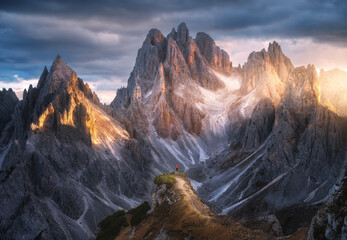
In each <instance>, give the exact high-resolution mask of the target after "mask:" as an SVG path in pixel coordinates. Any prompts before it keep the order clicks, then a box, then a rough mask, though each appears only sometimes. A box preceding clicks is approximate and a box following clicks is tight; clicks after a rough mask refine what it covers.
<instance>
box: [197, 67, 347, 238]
mask: <svg viewBox="0 0 347 240" xmlns="http://www.w3.org/2000/svg"><path fill="white" fill-rule="evenodd" d="M345 123H346V122H345V120H344V119H341V118H339V117H338V116H337V115H336V114H335V113H333V112H331V111H330V110H329V109H327V108H324V107H323V106H322V105H320V91H319V88H318V76H317V73H316V70H315V69H314V67H313V66H308V67H307V68H305V67H300V68H295V69H294V70H293V71H292V72H291V74H290V76H289V78H288V80H287V84H286V88H285V91H284V97H283V99H282V100H281V103H280V104H279V105H278V106H277V107H276V111H275V113H274V109H273V105H272V104H271V102H270V101H269V100H264V101H260V102H259V103H258V105H257V106H256V108H255V109H254V111H253V114H252V117H251V119H250V120H249V123H248V124H247V127H246V128H245V130H241V134H240V136H242V135H243V134H245V135H244V138H240V139H241V140H240V141H239V142H236V143H234V144H233V145H232V146H231V149H230V152H229V151H225V152H223V156H218V157H216V158H215V160H213V161H211V162H210V163H209V167H211V168H215V169H216V168H217V169H218V170H216V171H217V173H216V172H215V171H212V175H211V176H210V177H212V179H210V180H208V181H207V182H206V184H205V186H204V187H203V188H201V189H199V190H200V192H201V196H204V197H203V198H204V199H206V200H208V201H209V202H210V204H211V206H213V207H214V208H215V209H216V210H218V209H220V210H219V211H221V212H222V213H224V214H227V213H228V214H231V215H234V216H235V217H238V218H243V219H248V218H249V216H252V217H254V216H259V215H267V214H273V213H274V214H275V215H276V217H277V218H278V219H279V221H280V222H281V224H282V227H283V231H284V234H290V233H292V232H293V231H294V230H295V229H297V228H298V227H302V226H305V225H306V226H307V225H308V224H309V222H310V220H311V218H312V216H313V215H314V213H315V211H316V210H317V209H318V208H319V207H320V206H321V204H322V203H323V202H324V201H325V198H326V196H327V195H329V192H330V189H331V188H332V187H333V186H334V184H335V183H336V182H337V181H339V179H341V177H342V176H343V173H344V169H345V167H346V149H345V146H346V144H345V143H346V139H345V137H344V136H343V135H344V132H345ZM242 131H244V133H242ZM216 166H217V167H216ZM218 184H219V185H220V187H217V188H216V186H217V185H218ZM205 194H206V196H207V197H206V196H205ZM293 209H296V211H299V212H298V213H297V214H293V212H294V210H293ZM304 212H305V216H306V218H305V217H303V215H301V214H302V213H304ZM294 219H295V220H294Z"/></svg>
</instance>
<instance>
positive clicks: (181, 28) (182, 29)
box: [177, 22, 189, 43]
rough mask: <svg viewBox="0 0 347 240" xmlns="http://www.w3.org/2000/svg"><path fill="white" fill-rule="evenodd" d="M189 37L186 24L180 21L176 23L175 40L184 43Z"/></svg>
mask: <svg viewBox="0 0 347 240" xmlns="http://www.w3.org/2000/svg"><path fill="white" fill-rule="evenodd" d="M188 38H189V30H188V28H187V25H186V24H185V23H184V22H182V23H181V24H180V25H178V28H177V41H179V42H181V43H186V42H187V41H188Z"/></svg>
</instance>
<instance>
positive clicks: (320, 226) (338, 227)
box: [307, 174, 347, 240]
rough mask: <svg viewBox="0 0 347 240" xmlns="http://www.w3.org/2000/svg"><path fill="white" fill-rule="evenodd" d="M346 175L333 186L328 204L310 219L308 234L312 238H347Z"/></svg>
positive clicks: (311, 239) (330, 239) (310, 239)
mask: <svg viewBox="0 0 347 240" xmlns="http://www.w3.org/2000/svg"><path fill="white" fill-rule="evenodd" d="M346 201H347V175H346V174H345V177H344V178H343V179H342V181H341V182H340V183H339V184H336V186H335V192H334V194H333V196H332V197H331V199H330V200H329V202H328V204H327V205H326V206H325V207H324V208H322V209H321V210H319V211H318V213H317V215H316V216H315V217H314V218H313V219H312V222H311V225H310V230H309V234H308V238H307V239H309V240H313V239H329V240H333V239H346V238H347V225H346V223H347V206H346Z"/></svg>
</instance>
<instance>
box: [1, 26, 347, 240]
mask: <svg viewBox="0 0 347 240" xmlns="http://www.w3.org/2000/svg"><path fill="white" fill-rule="evenodd" d="M231 58H232V57H229V55H228V53H227V52H226V51H224V50H222V49H221V48H220V47H218V46H217V45H216V43H215V41H214V40H213V39H212V37H211V36H209V35H208V34H207V33H203V32H199V33H197V34H196V36H195V38H193V37H192V36H191V35H190V32H189V29H188V27H187V26H186V24H185V23H181V24H180V25H179V26H178V27H177V30H176V29H175V28H173V29H172V31H171V32H170V33H169V34H168V35H167V36H166V37H165V36H164V35H163V34H162V33H161V32H160V31H159V30H158V29H151V30H150V31H149V32H148V34H147V36H146V38H145V40H144V42H143V43H142V47H141V48H140V49H139V50H138V53H137V57H136V62H135V66H134V68H133V70H132V72H131V73H130V76H129V79H128V82H127V86H126V87H123V88H120V89H119V90H118V91H117V95H116V96H115V98H114V100H113V101H112V103H111V104H110V105H103V104H101V103H100V101H99V99H98V97H97V95H96V94H95V93H93V92H92V91H91V89H90V87H89V85H88V84H87V83H84V81H83V80H82V79H81V78H79V77H78V75H77V73H76V72H75V71H74V70H73V69H71V68H70V67H69V66H68V65H67V63H65V62H64V61H63V60H62V58H61V57H60V56H59V55H58V56H57V57H56V59H55V60H54V61H53V64H52V65H51V67H50V69H49V70H48V69H47V68H46V67H44V69H43V72H42V74H41V77H40V78H39V81H38V83H37V86H36V87H33V86H31V85H30V86H29V88H28V90H25V91H24V93H23V99H22V100H19V99H18V98H17V97H16V95H15V94H14V92H13V91H12V90H11V89H9V90H6V89H4V90H2V91H0V134H1V135H0V207H1V209H2V211H1V212H0V239H92V238H94V237H96V234H97V233H98V232H99V231H100V228H99V227H100V225H98V224H99V222H100V221H101V220H102V219H104V218H105V217H106V216H108V215H110V214H112V213H114V212H116V211H118V210H121V209H124V210H129V209H133V208H134V207H136V206H138V205H139V204H141V203H142V202H143V201H150V199H151V194H152V190H153V189H154V190H155V191H154V193H155V194H158V191H160V188H161V186H155V185H154V184H153V179H154V177H155V176H156V175H159V174H164V173H169V172H171V171H173V170H175V166H176V165H178V166H179V170H180V171H183V172H185V174H186V175H187V178H186V177H182V176H180V175H177V176H178V177H177V178H176V180H177V181H178V182H176V185H175V188H174V190H172V191H171V192H170V191H168V192H166V190H165V189H164V190H165V193H166V194H172V193H174V194H175V196H174V197H172V196H171V195H170V196H171V197H168V198H166V195H165V194H164V195H162V196H161V197H160V199H161V200H160V199H159V198H158V197H157V198H154V200H155V201H157V202H156V203H155V204H152V210H151V211H152V214H151V215H150V216H149V218H147V220H144V222H142V223H141V221H140V222H139V223H138V224H139V225H136V226H128V225H127V226H126V224H125V225H124V226H123V228H121V229H120V230H119V232H118V233H117V234H120V235H115V236H113V237H117V236H118V237H120V238H121V239H123V238H124V239H125V238H127V239H128V238H129V236H130V237H131V236H132V237H135V239H141V238H142V237H144V236H149V235H151V234H152V235H151V237H150V238H151V239H169V237H170V236H171V237H173V238H174V237H175V236H176V237H177V236H178V237H182V238H183V237H185V238H187V239H191V238H196V239H200V237H202V236H201V234H202V233H204V231H206V229H207V228H213V227H217V228H219V229H221V231H222V232H220V233H218V234H220V236H221V237H223V239H226V238H224V237H225V233H226V232H228V231H230V229H235V231H236V232H233V233H230V234H231V235H228V236H235V238H238V237H239V238H241V239H249V238H252V239H266V238H267V239H268V238H269V236H270V238H276V237H283V236H289V235H291V237H293V236H297V235H298V234H302V235H304V237H305V238H306V236H308V237H309V238H310V239H316V238H321V239H322V238H326V239H338V238H340V239H344V238H345V236H346V227H345V225H346V217H344V218H343V216H345V215H344V213H345V212H343V211H344V210H345V208H346V202H345V200H346V195H345V194H346V191H344V188H345V185H346V184H345V179H346V178H345V177H344V176H345V174H346V168H347V137H346V136H347V119H346V104H347V100H346V98H345V96H346V95H345V92H346V91H344V90H343V89H345V88H344V87H345V86H346V84H344V83H345V81H347V77H346V76H347V73H346V72H343V71H341V70H338V69H335V70H331V71H326V72H325V71H322V72H320V74H319V75H318V74H317V71H316V69H315V67H314V66H313V65H308V66H306V67H305V66H301V67H295V66H294V65H293V64H292V62H291V61H290V59H289V58H288V57H287V56H285V54H284V53H283V51H282V49H281V46H280V45H279V44H278V43H277V42H275V41H274V42H272V43H270V44H269V46H268V48H267V49H262V50H261V51H258V52H252V53H251V54H250V55H249V57H248V59H247V62H246V63H245V64H244V65H243V66H239V67H233V65H232V62H231V61H230V59H231ZM335 86H340V87H335ZM189 181H190V183H189ZM190 184H191V186H192V187H193V188H194V190H193V189H191V188H190ZM336 184H337V185H338V186H342V187H336V186H337V185H336ZM341 189H342V190H341ZM164 190H163V191H164ZM187 192H189V194H187ZM195 192H196V193H197V195H195ZM193 193H194V194H193ZM155 196H157V195H154V197H155ZM198 197H199V198H200V199H201V201H202V202H200V200H199V199H198ZM164 198H165V199H164ZM154 200H153V201H154ZM159 200H160V203H158V201H159ZM157 203H158V204H157ZM172 203H173V205H172ZM181 203H182V204H181ZM185 203H186V204H185ZM163 204H164V205H163ZM156 206H157V208H156ZM163 206H167V207H166V208H163ZM174 206H177V208H179V209H181V210H182V211H191V214H185V215H184V214H183V215H181V214H178V213H175V209H176V208H175V207H174ZM212 211H213V212H212ZM129 212H130V214H128V215H126V214H125V213H122V214H123V215H124V216H125V218H126V217H127V218H129V216H132V214H131V211H129ZM132 212H133V213H134V211H132ZM196 213H198V215H194V214H196ZM122 214H121V215H122ZM161 214H162V215H161ZM123 215H122V216H123ZM219 215H227V216H219ZM163 216H166V217H167V218H165V219H166V220H165V221H166V222H165V224H160V225H157V224H155V223H156V222H158V219H161V218H160V217H163ZM191 216H194V217H191ZM109 219H110V218H109ZM167 219H179V221H180V223H182V224H181V225H180V226H179V227H177V226H173V225H172V224H171V223H170V221H167ZM194 219H196V221H197V222H199V223H201V226H205V227H206V229H204V230H203V229H202V227H201V228H200V229H199V226H200V225H199V226H197V225H194V224H195V223H194ZM117 221H118V220H117ZM127 221H129V219H128V220H127ZM127 221H124V222H125V223H126V222H127ZM103 222H104V221H103ZM141 224H142V225H141ZM170 224H171V225H170ZM184 224H187V225H186V227H185V225H184ZM98 226H99V227H98ZM249 226H253V227H252V228H251V229H249ZM151 229H152V230H153V231H152V230H151ZM187 229H191V231H187ZM269 229H270V230H269ZM151 231H152V232H151ZM216 234H217V233H216ZM223 234H224V235H223ZM204 236H206V239H214V238H213V236H217V235H211V234H210V233H206V234H205V235H204ZM207 236H209V237H207ZM218 236H219V235H218ZM317 236H318V237H317ZM230 239H233V238H230Z"/></svg>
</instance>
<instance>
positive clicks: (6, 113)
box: [0, 88, 18, 136]
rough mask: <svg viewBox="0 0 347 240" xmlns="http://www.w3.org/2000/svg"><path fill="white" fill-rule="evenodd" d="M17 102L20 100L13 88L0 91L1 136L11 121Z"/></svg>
mask: <svg viewBox="0 0 347 240" xmlns="http://www.w3.org/2000/svg"><path fill="white" fill-rule="evenodd" d="M17 102H18V98H17V96H16V94H15V93H14V92H13V90H12V89H11V88H10V89H9V90H6V89H3V90H2V91H1V90H0V136H1V133H2V131H3V130H4V128H5V126H6V124H7V123H8V122H9V121H11V119H12V116H11V115H12V113H13V111H14V108H15V106H16V104H17Z"/></svg>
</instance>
